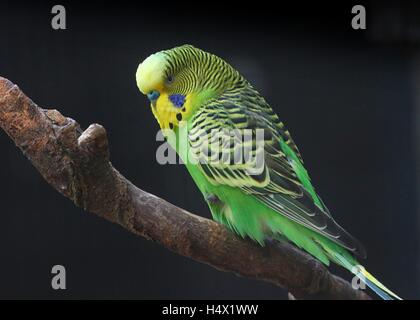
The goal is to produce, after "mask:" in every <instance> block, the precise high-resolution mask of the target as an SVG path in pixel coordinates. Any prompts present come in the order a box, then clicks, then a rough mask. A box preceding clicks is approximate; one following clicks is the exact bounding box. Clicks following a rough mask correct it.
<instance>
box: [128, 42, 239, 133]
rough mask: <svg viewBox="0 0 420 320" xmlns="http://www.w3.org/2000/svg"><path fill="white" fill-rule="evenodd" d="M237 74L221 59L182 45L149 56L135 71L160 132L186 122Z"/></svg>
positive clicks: (139, 85)
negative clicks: (183, 121) (160, 129)
mask: <svg viewBox="0 0 420 320" xmlns="http://www.w3.org/2000/svg"><path fill="white" fill-rule="evenodd" d="M238 77H240V76H239V74H238V73H237V72H236V71H235V70H234V69H233V68H232V67H231V66H229V65H228V64H227V63H226V62H225V61H223V60H222V59H220V58H218V57H216V56H214V55H212V54H210V53H207V52H205V51H202V50H200V49H198V48H195V47H193V46H191V45H184V46H180V47H176V48H173V49H169V50H164V51H160V52H157V53H155V54H152V55H151V56H149V57H148V58H146V59H145V60H144V61H143V62H142V63H140V65H139V67H138V68H137V73H136V81H137V86H138V88H139V89H140V91H141V92H142V93H143V94H144V95H146V96H147V98H148V99H149V100H150V103H151V106H152V111H153V114H154V115H155V117H156V119H157V120H158V122H159V124H160V126H161V127H162V128H164V129H166V128H170V129H172V128H173V127H176V126H178V125H179V123H180V122H181V121H182V120H188V118H189V117H191V115H192V114H193V113H194V111H195V110H196V109H197V107H198V106H200V105H202V104H203V103H204V102H205V101H207V100H209V99H211V98H214V97H215V96H217V94H220V93H221V92H222V91H223V90H224V89H226V88H227V87H229V86H231V85H232V84H233V81H234V80H235V79H236V78H238Z"/></svg>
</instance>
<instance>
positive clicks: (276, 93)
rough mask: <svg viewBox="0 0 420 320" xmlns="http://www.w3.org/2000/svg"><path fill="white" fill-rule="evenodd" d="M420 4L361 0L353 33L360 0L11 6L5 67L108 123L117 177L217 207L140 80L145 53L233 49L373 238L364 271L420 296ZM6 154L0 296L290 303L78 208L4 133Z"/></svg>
mask: <svg viewBox="0 0 420 320" xmlns="http://www.w3.org/2000/svg"><path fill="white" fill-rule="evenodd" d="M413 3H414V2H412V3H411V4H410V3H408V2H407V3H404V4H401V3H399V4H398V3H397V2H395V3H394V4H393V5H388V4H387V5H380V4H379V2H375V3H373V2H370V3H366V7H367V12H368V25H367V26H368V29H367V30H358V31H356V30H353V29H352V28H351V19H352V14H351V7H352V6H353V5H354V4H359V2H357V3H351V2H349V3H348V4H342V5H332V4H330V3H321V2H319V3H316V4H312V5H306V4H304V3H300V4H297V5H295V6H290V5H288V6H285V5H281V6H280V7H279V6H277V7H275V6H273V5H268V4H265V3H263V2H258V3H253V4H246V3H245V2H238V3H236V4H232V6H229V8H228V6H227V3H226V2H225V3H224V4H223V3H220V2H211V3H210V2H209V3H202V4H201V5H202V6H200V7H199V5H198V4H196V5H192V4H187V3H180V2H177V3H175V2H174V3H172V4H166V3H163V2H156V3H149V4H148V5H142V4H137V5H135V4H130V3H125V2H121V1H119V2H118V3H111V4H105V3H100V2H90V3H89V4H83V3H76V2H60V4H63V5H64V6H65V7H66V9H67V30H64V31H55V30H53V29H52V28H51V18H52V14H51V13H50V12H51V8H52V6H53V5H54V4H58V3H54V2H42V1H40V2H36V3H25V2H2V3H1V4H0V75H1V76H4V77H7V78H9V79H10V80H11V81H13V82H15V83H17V84H18V85H19V86H20V87H21V88H22V89H23V90H24V92H25V93H26V94H27V95H28V96H30V97H31V98H32V99H33V100H34V101H35V102H36V103H38V104H39V105H40V106H42V107H44V108H56V109H59V110H60V112H62V113H63V114H64V115H66V116H69V117H72V118H74V119H76V120H77V121H78V122H79V123H80V124H81V125H82V126H83V127H87V126H88V125H89V124H90V123H100V124H102V125H104V126H105V127H106V128H107V131H108V135H109V140H110V145H111V152H112V159H111V160H112V162H113V164H114V165H115V167H116V168H117V169H118V170H120V172H122V173H123V174H124V175H125V176H126V177H127V178H129V179H130V180H131V181H132V182H133V183H135V184H136V185H138V186H139V187H141V188H143V189H145V190H147V191H149V192H152V193H154V194H156V195H158V196H160V197H163V198H165V199H167V200H169V201H170V202H172V203H174V204H176V205H179V206H181V207H184V208H186V209H188V210H190V211H192V212H195V213H200V214H201V215H204V216H206V217H210V215H209V212H208V209H207V208H206V205H205V204H204V202H203V201H202V196H201V195H200V194H199V192H198V190H197V189H196V187H195V186H194V185H193V182H192V180H191V179H190V177H189V176H188V174H187V172H186V170H185V169H184V168H183V167H181V166H179V165H171V166H169V165H168V166H160V165H158V164H157V162H156V160H155V151H156V148H157V147H158V146H159V143H158V142H156V141H155V135H156V132H157V129H158V126H157V124H156V123H155V120H154V118H153V117H152V114H151V112H150V109H149V107H148V103H147V101H146V99H145V98H144V97H143V96H141V94H140V93H139V92H138V89H137V88H136V83H135V78H134V75H135V71H136V68H137V65H138V63H139V62H141V61H142V60H143V59H144V58H146V57H147V56H148V55H149V54H151V53H154V52H156V51H159V50H162V49H167V48H170V47H174V46H178V45H181V44H185V43H190V44H193V45H195V46H197V47H199V48H202V49H204V50H206V51H210V52H212V53H215V54H217V55H219V56H221V57H223V58H225V59H226V60H227V61H228V62H230V63H231V64H233V65H234V66H235V67H236V68H237V69H239V70H240V72H241V73H242V74H243V75H244V76H245V77H246V78H248V80H250V81H251V83H253V84H254V86H255V87H256V88H258V89H259V90H260V92H261V93H262V94H263V95H264V96H265V97H266V99H267V100H268V102H269V103H270V104H271V105H272V106H273V108H274V109H275V110H276V111H277V113H278V114H279V116H280V118H282V120H284V122H285V123H286V125H287V127H288V128H289V130H290V131H291V133H292V135H293V137H294V139H295V141H296V142H297V144H298V145H299V147H300V149H301V151H302V153H303V156H304V159H305V164H306V167H307V169H308V171H309V172H310V173H311V177H312V180H313V182H314V184H315V185H316V186H317V190H318V192H319V193H320V195H321V196H322V197H323V199H324V201H325V202H326V203H327V205H328V206H329V208H330V210H331V212H332V213H333V215H334V217H335V218H336V220H338V221H339V222H340V223H341V224H342V225H343V226H344V227H345V228H346V229H347V230H349V231H350V232H351V233H352V234H353V235H355V236H356V237H357V238H359V239H360V240H361V241H362V242H363V243H364V244H365V246H366V248H367V250H368V259H367V260H366V261H364V264H365V265H366V267H367V268H368V269H369V270H370V271H371V272H372V273H373V274H375V275H376V276H377V277H378V278H379V279H380V280H381V281H383V282H384V283H385V284H386V285H387V286H389V287H390V288H392V289H393V290H395V291H396V292H397V293H398V294H400V295H401V296H403V297H407V298H415V297H418V296H419V294H420V290H419V275H420V273H419V271H418V269H419V266H418V263H419V258H420V257H419V243H420V239H419V235H418V234H419V232H418V231H419V221H418V215H417V211H418V210H417V206H416V205H417V203H416V201H417V194H418V189H417V188H418V186H417V183H418V177H417V176H416V171H417V169H418V165H417V166H416V158H415V155H416V152H417V150H418V144H419V141H418V140H416V136H415V129H417V126H418V119H417V122H416V117H415V115H416V113H415V112H416V97H417V98H418V96H419V82H418V81H417V83H416V82H415V80H414V79H415V72H414V70H415V68H414V65H415V59H416V57H417V63H418V64H420V63H419V62H418V61H419V59H420V53H419V52H420V51H419V48H418V35H419V34H417V31H418V30H417V29H413V28H411V27H410V26H411V24H410V23H412V22H413V21H419V19H415V17H417V18H418V17H419V16H418V15H415V10H413V9H417V8H418V7H417V6H414V4H413ZM375 17H376V20H375ZM387 19H390V20H387ZM407 30H409V31H408V32H407ZM413 30H414V31H413ZM416 30H417V31H416ZM0 155H1V157H0V197H1V206H0V214H1V218H0V256H1V258H0V298H145V299H146V298H164V299H176V298H177V299H191V298H197V299H198V298H204V299H206V298H216V299H262V298H270V299H277V298H285V297H286V295H285V293H284V292H283V291H282V290H280V289H279V288H276V287H274V286H272V285H269V284H265V283H263V282H259V281H255V280H249V279H244V278H239V277H236V276H234V275H233V274H229V273H222V272H219V271H217V270H214V269H212V268H210V267H208V266H206V265H202V264H199V263H196V262H193V261H191V260H189V259H187V258H184V257H180V256H178V255H176V254H174V253H172V252H169V251H168V250H166V249H164V248H162V247H160V246H159V245H157V244H154V243H152V242H150V241H146V240H144V239H142V238H138V237H136V236H134V235H132V234H130V233H129V232H127V231H125V230H123V229H122V228H121V227H118V226H117V225H113V224H110V223H108V222H106V221H104V220H101V219H99V218H97V217H95V216H93V215H90V214H86V213H85V212H83V211H82V210H80V209H77V208H75V207H74V206H73V204H72V203H71V202H70V201H68V200H67V199H65V198H63V197H62V196H61V195H59V194H58V193H57V192H56V191H55V190H53V189H52V188H51V187H50V186H49V185H47V184H46V183H45V182H44V181H43V179H42V178H41V177H40V175H39V174H38V173H37V172H36V171H35V170H34V168H33V167H32V166H31V164H30V163H29V161H27V160H26V159H25V158H24V156H23V155H22V154H21V153H20V151H18V150H17V149H16V148H15V147H14V145H13V143H12V142H11V141H10V139H9V138H8V137H7V136H6V135H5V134H4V133H3V132H0ZM232 254H235V253H234V252H233V253H232ZM55 264H62V265H64V266H65V267H66V269H67V287H68V288H67V290H63V291H54V290H52V289H51V285H50V280H51V277H52V276H51V268H52V266H53V265H55ZM334 271H336V272H338V273H339V274H340V275H343V276H345V277H346V278H347V279H349V278H350V276H349V275H348V274H347V273H346V272H343V271H341V270H336V269H335V268H334Z"/></svg>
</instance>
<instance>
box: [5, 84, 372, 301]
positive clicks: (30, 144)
mask: <svg viewBox="0 0 420 320" xmlns="http://www.w3.org/2000/svg"><path fill="white" fill-rule="evenodd" d="M0 127H1V128H3V130H4V131H5V132H6V133H7V134H8V135H9V136H10V138H11V139H12V140H13V141H14V142H15V144H16V146H18V147H19V148H20V149H21V150H22V152H23V153H24V154H25V156H26V157H27V158H28V159H29V160H30V161H31V162H32V164H33V165H34V166H35V168H36V169H37V170H38V171H39V172H40V173H41V175H42V176H43V177H44V178H45V180H46V181H47V182H48V183H49V184H50V185H51V186H52V187H54V188H55V189H56V190H57V191H58V192H60V193H61V194H62V195H64V196H65V197H67V198H69V199H70V200H72V201H73V202H74V203H75V204H76V205H77V206H79V207H82V208H83V209H84V210H86V211H88V212H91V213H94V214H96V215H98V216H100V217H102V218H105V219H107V220H109V221H111V222H114V223H118V224H119V225H121V226H122V227H124V228H126V229H127V230H129V231H131V232H133V233H135V234H137V235H140V236H142V237H144V238H146V239H149V240H153V241H155V242H158V243H160V244H161V245H163V246H164V247H166V248H168V249H170V250H172V251H174V252H176V253H178V254H181V255H183V256H186V257H189V258H192V259H194V260H196V261H200V262H203V263H206V264H208V265H211V266H213V267H214V268H216V269H218V270H221V271H229V272H234V273H235V274H238V275H241V276H244V277H249V278H254V279H259V280H263V281H267V282H271V283H273V284H275V285H278V286H280V287H283V288H286V289H287V290H289V291H290V292H291V293H292V294H293V296H294V297H296V298H298V299H302V298H307V299H308V298H312V299H358V300H366V299H370V297H369V296H368V295H366V294H365V293H364V292H362V291H359V290H354V289H353V288H352V287H351V285H350V284H349V283H348V282H346V281H345V280H343V279H341V278H339V277H337V276H335V275H333V274H331V273H330V272H329V271H328V270H327V269H326V268H325V267H324V266H323V265H322V264H321V263H319V262H318V261H317V260H315V259H314V258H312V257H311V256H310V255H308V254H306V253H304V252H302V251H301V250H299V249H297V248H295V247H294V246H292V245H290V244H288V243H276V244H274V243H273V244H268V245H267V246H266V247H264V248H262V247H260V246H258V245H256V244H255V243H253V242H252V241H249V240H247V239H242V238H240V237H238V236H236V235H235V234H233V233H232V232H230V231H228V230H227V229H226V228H225V227H224V226H222V225H220V224H218V223H216V222H214V221H211V220H208V219H205V218H202V217H200V216H196V215H193V214H191V213H189V212H187V211H185V210H183V209H181V208H178V207H176V206H174V205H172V204H170V203H168V202H167V201H165V200H162V199H160V198H158V197H156V196H154V195H152V194H149V193H147V192H145V191H143V190H141V189H139V188H137V187H136V186H134V185H133V184H132V183H131V182H130V181H128V180H127V179H126V178H124V177H123V176H122V175H121V174H120V173H119V172H118V171H117V170H116V169H115V168H114V167H113V166H112V164H111V163H110V153H109V148H108V140H107V135H106V131H105V129H104V128H103V127H102V126H100V125H98V124H93V125H91V126H90V127H89V128H88V129H87V130H85V131H82V130H81V128H80V126H79V125H78V124H77V122H75V121H74V120H72V119H70V118H66V117H64V116H63V115H61V114H60V113H59V112H58V111H56V110H44V109H41V108H39V107H38V106H37V105H36V104H35V103H33V102H32V101H31V100H30V99H29V98H28V97H27V96H25V95H24V94H23V93H22V91H21V90H20V89H19V88H18V87H17V86H16V85H14V84H13V83H11V82H10V81H8V80H7V79H4V78H1V77H0ZM232 253H235V254H232ZM139 254H141V253H139Z"/></svg>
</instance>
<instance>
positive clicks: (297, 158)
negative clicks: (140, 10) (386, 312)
mask: <svg viewBox="0 0 420 320" xmlns="http://www.w3.org/2000/svg"><path fill="white" fill-rule="evenodd" d="M136 81H137V86H138V87H139V89H140V91H141V92H142V93H143V94H145V95H147V97H148V99H149V100H150V102H151V109H152V112H153V114H154V116H155V118H156V119H157V121H158V123H159V125H160V127H161V129H163V132H164V135H165V136H166V137H167V138H168V137H171V138H168V142H169V143H170V144H171V146H172V147H173V148H174V149H175V150H176V151H177V153H178V154H179V156H180V157H181V159H182V160H183V163H184V164H185V166H186V167H187V169H188V171H189V173H190V174H191V176H192V178H193V180H194V181H195V183H196V184H197V186H198V188H199V189H200V191H201V193H202V194H203V196H204V199H205V201H206V202H207V203H208V206H209V208H210V210H211V213H212V216H213V218H214V219H215V220H216V221H218V222H220V223H222V224H224V225H226V226H227V227H228V228H230V229H231V230H233V231H234V232H236V233H237V234H239V235H241V236H242V237H249V238H251V239H252V240H254V241H256V242H258V243H259V244H261V245H264V242H265V241H266V240H267V239H278V240H284V239H287V240H288V241H290V242H291V243H293V244H295V245H296V246H298V247H299V248H302V249H303V250H305V251H307V252H308V253H310V254H311V255H313V256H314V257H316V258H317V259H318V260H319V261H321V262H322V263H324V264H325V265H329V263H330V262H331V261H332V262H334V263H336V264H338V265H340V266H342V267H344V268H346V269H347V270H349V271H350V272H352V273H353V274H356V275H358V276H359V277H360V279H361V280H362V281H364V282H365V283H366V284H367V285H368V286H369V287H370V288H371V289H373V290H374V291H375V292H376V293H377V294H378V295H379V296H380V297H381V298H383V299H393V298H394V299H400V298H399V297H398V296H397V295H396V294H394V293H393V292H392V291H390V290H389V289H387V288H386V287H385V286H384V285H382V284H381V283H380V282H379V281H378V280H377V279H375V278H374V277H373V276H372V275H371V274H370V273H368V272H367V271H366V270H365V269H364V268H363V267H361V266H360V264H359V262H358V261H357V258H356V256H359V257H365V255H366V254H365V250H364V248H363V246H362V245H361V244H360V243H359V242H358V241H357V240H356V239H355V238H354V237H352V236H351V235H350V234H349V233H347V232H346V231H345V230H344V229H343V228H342V227H341V226H339V225H338V224H337V222H335V220H334V219H333V217H332V216H331V214H330V212H329V211H328V209H327V207H326V206H325V204H324V203H323V201H322V200H321V198H320V197H319V195H318V194H317V193H316V191H315V188H314V187H313V185H312V183H311V179H310V178H309V175H308V172H307V171H306V169H305V167H304V165H303V160H302V156H301V154H300V152H299V150H298V148H297V146H296V145H295V143H294V141H293V139H292V137H291V135H290V133H289V131H287V129H286V128H285V126H284V125H283V123H282V122H281V121H280V119H279V117H278V116H277V114H276V113H275V112H274V111H273V109H272V108H271V107H270V106H269V105H268V103H267V102H266V101H265V99H264V98H263V97H262V96H261V95H260V94H259V93H258V91H257V90H256V89H254V88H253V87H252V85H251V84H250V83H249V82H248V81H247V80H246V79H245V78H244V77H242V76H241V75H240V73H239V72H238V71H237V70H235V69H234V68H233V67H232V66H231V65H229V64H228V63H227V62H225V61H224V60H223V59H221V58H219V57H217V56H215V55H213V54H210V53H208V52H205V51H203V50H200V49H198V48H195V47H193V46H191V45H184V46H180V47H176V48H173V49H169V50H164V51H160V52H157V53H155V54H152V55H151V56H149V57H148V58H146V59H145V60H144V61H143V62H142V63H141V64H140V65H139V67H138V69H137V73H136ZM184 131H185V132H187V134H183V133H182V132H184ZM215 132H216V133H219V134H215ZM245 132H250V133H251V139H244V138H243V137H242V136H241V133H245ZM261 132H262V134H260V133H261ZM171 133H172V134H171ZM220 133H221V134H220ZM257 133H258V134H257ZM226 136H229V137H230V138H229V139H226ZM243 136H245V134H243ZM174 137H175V138H174ZM258 137H260V139H259V140H261V141H262V144H261V143H259V142H258V141H259V140H258V139H257V138H258ZM238 145H240V146H241V147H238ZM244 146H245V147H247V148H245V147H244ZM216 147H217V148H216ZM238 150H242V152H243V153H245V152H244V150H248V151H249V152H248V153H249V154H250V155H251V156H249V157H248V158H246V157H239V156H238V157H236V156H235V155H237V154H238V152H239V151H238ZM190 155H191V156H192V158H194V160H196V161H191V159H190ZM245 158H246V159H245ZM232 159H233V160H234V161H233V160H232ZM238 159H240V160H241V161H238ZM250 159H251V160H250ZM258 159H262V160H263V161H262V162H261V161H258Z"/></svg>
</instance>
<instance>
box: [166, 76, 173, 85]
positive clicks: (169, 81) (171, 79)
mask: <svg viewBox="0 0 420 320" xmlns="http://www.w3.org/2000/svg"><path fill="white" fill-rule="evenodd" d="M166 82H167V83H172V82H174V77H173V76H172V75H169V76H167V77H166Z"/></svg>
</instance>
